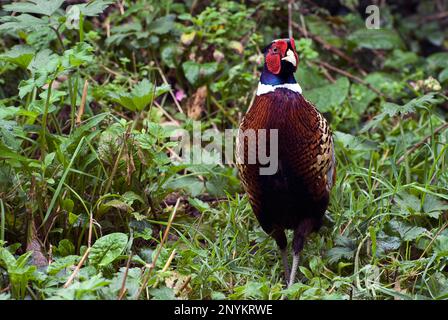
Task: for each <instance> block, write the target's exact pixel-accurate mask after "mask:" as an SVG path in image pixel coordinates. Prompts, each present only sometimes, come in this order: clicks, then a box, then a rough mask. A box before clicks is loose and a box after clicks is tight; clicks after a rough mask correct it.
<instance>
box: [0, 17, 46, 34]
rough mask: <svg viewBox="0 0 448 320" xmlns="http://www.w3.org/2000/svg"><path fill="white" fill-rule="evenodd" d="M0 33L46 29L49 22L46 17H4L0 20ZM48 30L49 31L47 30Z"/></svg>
mask: <svg viewBox="0 0 448 320" xmlns="http://www.w3.org/2000/svg"><path fill="white" fill-rule="evenodd" d="M0 22H1V23H2V24H0V33H2V32H15V31H19V30H25V31H36V30H41V29H42V28H46V29H48V26H49V25H50V22H49V20H48V18H47V17H44V18H36V17H34V16H32V15H29V14H26V13H25V14H21V15H19V16H4V17H1V18H0ZM48 30H49V29H48Z"/></svg>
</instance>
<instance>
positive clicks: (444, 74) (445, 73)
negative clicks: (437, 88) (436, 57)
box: [439, 67, 448, 82]
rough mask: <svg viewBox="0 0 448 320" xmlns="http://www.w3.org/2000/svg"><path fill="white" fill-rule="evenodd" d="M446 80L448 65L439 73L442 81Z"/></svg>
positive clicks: (447, 78)
mask: <svg viewBox="0 0 448 320" xmlns="http://www.w3.org/2000/svg"><path fill="white" fill-rule="evenodd" d="M446 80H448V67H447V68H446V69H444V70H443V71H442V72H440V74H439V81H440V82H445V81H446Z"/></svg>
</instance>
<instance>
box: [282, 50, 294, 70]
mask: <svg viewBox="0 0 448 320" xmlns="http://www.w3.org/2000/svg"><path fill="white" fill-rule="evenodd" d="M282 60H285V61H288V62H290V63H291V64H292V65H293V66H294V67H296V66H297V60H296V55H295V54H294V52H293V51H292V50H291V49H288V51H286V56H285V57H284V58H282Z"/></svg>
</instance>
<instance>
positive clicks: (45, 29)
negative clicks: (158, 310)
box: [0, 0, 448, 299]
mask: <svg viewBox="0 0 448 320" xmlns="http://www.w3.org/2000/svg"><path fill="white" fill-rule="evenodd" d="M112 2H113V1H107V0H95V1H91V2H90V3H84V1H65V2H64V1H63V0H32V1H27V2H17V1H16V2H15V3H14V4H9V5H4V6H3V8H2V9H1V10H0V17H1V18H0V21H1V25H0V33H1V34H2V38H1V39H2V40H0V48H1V50H2V53H1V54H0V82H1V85H0V99H1V100H0V218H1V219H0V299H242V298H248V299H279V298H280V297H281V296H282V295H286V296H287V297H288V298H289V299H444V298H447V297H448V270H447V262H448V259H447V257H448V229H447V228H446V227H447V210H448V202H447V200H448V192H447V189H448V170H447V169H448V168H447V160H448V156H447V153H446V149H447V143H446V142H447V128H448V126H447V125H446V122H445V119H446V116H447V110H448V109H447V105H448V104H447V97H446V96H445V94H446V85H447V83H448V81H447V80H448V53H447V52H446V51H447V40H446V39H447V38H446V37H447V36H448V34H447V32H446V31H443V30H447V28H442V26H443V25H444V21H443V20H437V19H433V18H428V17H433V16H434V13H435V12H439V11H440V10H441V9H440V8H438V7H437V5H438V4H437V3H436V2H434V3H433V2H431V1H428V2H421V4H419V5H417V4H414V3H413V1H405V2H403V4H402V5H401V6H402V7H400V8H398V9H397V7H396V6H387V5H386V6H384V7H381V17H382V20H381V21H382V26H381V29H379V30H368V29H366V28H365V23H364V20H363V18H362V15H361V14H360V13H359V12H358V11H357V8H356V7H355V5H356V3H357V1H341V2H342V3H343V4H345V7H344V8H345V9H344V10H345V14H340V15H335V16H331V15H330V14H329V12H328V11H327V10H326V9H325V8H323V7H320V6H318V5H317V4H310V3H308V2H306V3H304V4H302V6H300V8H298V6H297V5H295V7H294V14H293V20H294V21H303V23H302V22H300V23H298V24H295V23H294V24H293V26H294V34H295V35H296V47H297V48H298V51H299V54H300V60H301V63H300V66H299V70H298V72H297V74H296V78H297V79H298V81H299V83H300V84H301V86H302V88H303V89H304V95H305V96H306V97H307V98H308V99H310V100H311V101H313V102H314V103H315V104H316V106H317V107H318V108H319V109H320V110H321V111H322V112H324V113H325V115H326V116H327V117H328V118H329V119H330V122H331V126H332V129H333V131H334V136H335V143H336V153H337V177H338V178H337V182H336V185H335V187H334V189H333V192H332V196H331V205H330V207H329V209H328V212H327V215H326V217H325V223H324V227H323V228H322V230H321V232H319V233H318V234H314V235H313V236H312V237H311V238H310V239H309V241H308V242H307V244H306V247H305V249H304V251H303V253H302V257H301V262H300V271H301V272H300V275H299V278H300V281H299V282H298V283H296V284H294V285H293V286H292V287H290V288H289V289H286V288H285V285H284V280H283V277H282V274H283V271H282V267H281V263H280V262H279V260H280V259H279V253H278V251H277V248H276V246H275V243H274V242H273V240H272V239H270V238H269V237H268V236H267V235H266V234H265V233H264V232H263V231H262V230H261V229H260V227H259V226H258V223H257V222H256V221H255V219H254V217H253V214H252V211H251V208H250V206H249V204H248V201H247V197H246V196H245V195H244V194H243V193H242V190H241V187H240V184H239V180H238V177H237V173H236V169H235V167H234V166H233V165H227V164H188V163H183V162H181V161H179V159H178V154H176V150H177V149H176V148H177V147H178V146H179V142H177V141H171V140H170V139H169V137H171V136H172V134H173V132H174V129H175V128H177V127H179V126H180V127H181V128H183V129H185V130H187V131H188V132H191V131H192V130H193V127H194V126H195V123H194V122H193V120H200V121H201V123H200V126H201V129H202V130H206V129H210V128H212V129H213V130H220V131H223V130H224V129H227V128H235V127H236V126H237V124H238V122H239V120H240V119H241V115H242V114H243V113H244V112H245V110H247V107H248V106H249V105H250V103H251V100H252V98H253V90H254V88H255V86H256V83H257V81H258V77H259V70H260V66H259V62H260V61H262V55H261V49H262V48H263V45H264V44H266V43H269V41H271V40H272V39H275V38H279V37H282V36H285V34H286V33H287V19H285V17H287V12H286V11H285V8H287V5H286V4H285V3H283V2H278V1H249V2H248V3H249V4H247V5H244V4H240V3H237V2H230V1H205V2H204V1H200V2H196V1H193V2H192V3H193V6H194V7H191V6H190V5H189V4H184V3H183V2H174V1H172V0H162V1H160V0H159V1H152V0H136V1H125V2H121V1H120V2H119V3H120V5H118V4H116V2H114V3H112ZM69 3H71V4H75V3H78V4H77V5H75V6H73V7H71V8H67V6H68V4H69ZM80 3H81V4H80ZM188 3H189V2H188ZM316 3H319V1H316ZM299 9H300V10H299ZM405 9H406V10H405ZM445 10H447V8H445ZM12 12H14V14H11V13H12ZM302 14H304V15H302ZM301 18H303V19H301ZM279 21H282V23H281V25H280V24H279ZM203 157H205V158H213V157H214V155H213V154H212V152H208V151H206V150H204V152H203Z"/></svg>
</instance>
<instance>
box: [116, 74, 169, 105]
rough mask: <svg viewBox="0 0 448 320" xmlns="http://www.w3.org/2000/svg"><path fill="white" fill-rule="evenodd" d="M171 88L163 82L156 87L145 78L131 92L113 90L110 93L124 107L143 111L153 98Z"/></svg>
mask: <svg viewBox="0 0 448 320" xmlns="http://www.w3.org/2000/svg"><path fill="white" fill-rule="evenodd" d="M169 90H170V86H169V85H166V84H163V85H161V86H158V87H156V86H154V84H152V83H151V82H149V80H148V79H143V80H142V81H140V82H139V83H138V84H136V85H135V86H134V87H133V88H132V90H131V92H130V93H118V94H117V93H115V92H111V93H110V95H111V97H112V99H113V100H114V101H115V102H117V103H119V104H121V105H122V106H123V107H125V108H127V109H129V110H131V111H142V110H143V109H144V108H146V107H147V106H148V105H149V104H150V103H151V102H152V101H153V99H155V98H157V97H158V96H160V95H162V94H164V93H166V92H168V91H169Z"/></svg>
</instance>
